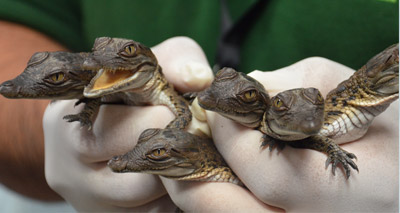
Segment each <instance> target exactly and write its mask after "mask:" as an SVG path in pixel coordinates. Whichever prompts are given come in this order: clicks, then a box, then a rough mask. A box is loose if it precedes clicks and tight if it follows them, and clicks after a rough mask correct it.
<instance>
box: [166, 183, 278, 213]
mask: <svg viewBox="0 0 400 213" xmlns="http://www.w3.org/2000/svg"><path fill="white" fill-rule="evenodd" d="M161 180H162V182H163V183H164V185H165V186H166V188H167V191H168V193H169V195H170V196H171V198H172V200H173V201H174V202H175V203H176V205H177V206H179V207H180V208H181V209H182V210H183V211H185V212H186V211H189V212H190V211H196V212H220V211H224V212H248V211H249V210H250V211H251V212H252V211H254V212H261V211H263V212H280V211H283V210H282V209H279V208H275V207H272V206H268V205H266V204H264V203H262V202H261V201H259V200H258V199H257V198H256V197H255V196H254V195H252V194H251V193H250V192H249V191H248V190H246V189H245V188H243V187H240V186H238V185H235V184H232V183H213V182H193V181H175V180H171V179H167V178H163V177H161Z"/></svg>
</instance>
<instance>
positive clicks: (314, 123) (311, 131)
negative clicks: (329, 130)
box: [300, 117, 323, 135]
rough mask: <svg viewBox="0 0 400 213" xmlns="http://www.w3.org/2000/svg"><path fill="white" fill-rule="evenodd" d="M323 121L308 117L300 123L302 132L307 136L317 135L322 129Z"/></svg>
mask: <svg viewBox="0 0 400 213" xmlns="http://www.w3.org/2000/svg"><path fill="white" fill-rule="evenodd" d="M322 123H323V120H322V119H315V118H314V117H307V118H305V119H304V120H303V121H302V122H300V130H301V131H302V132H303V133H304V134H307V135H315V134H317V133H318V132H319V130H320V129H321V127H322Z"/></svg>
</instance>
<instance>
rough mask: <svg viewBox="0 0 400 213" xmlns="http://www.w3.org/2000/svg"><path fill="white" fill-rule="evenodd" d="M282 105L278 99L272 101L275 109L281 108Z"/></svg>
mask: <svg viewBox="0 0 400 213" xmlns="http://www.w3.org/2000/svg"><path fill="white" fill-rule="evenodd" d="M282 105H283V102H282V100H281V99H280V98H275V100H274V106H275V107H276V108H280V107H282Z"/></svg>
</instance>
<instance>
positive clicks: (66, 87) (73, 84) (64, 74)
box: [0, 52, 95, 99]
mask: <svg viewBox="0 0 400 213" xmlns="http://www.w3.org/2000/svg"><path fill="white" fill-rule="evenodd" d="M84 57H85V55H84V54H83V53H69V52H38V53H35V54H34V55H33V56H32V57H31V58H30V60H29V62H28V64H27V67H26V68H25V70H24V71H23V72H22V73H21V74H20V75H18V76H17V77H16V78H14V79H12V80H9V81H6V82H4V83H2V84H1V85H0V94H2V95H3V96H4V97H7V98H32V99H33V98H35V99H75V98H81V97H82V96H83V95H82V93H83V88H84V86H85V85H86V84H88V83H89V82H90V79H91V78H92V77H93V76H94V75H95V73H94V72H93V71H90V70H83V69H82V64H83V60H84Z"/></svg>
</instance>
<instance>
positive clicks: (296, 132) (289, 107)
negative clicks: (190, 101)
mask: <svg viewBox="0 0 400 213" xmlns="http://www.w3.org/2000/svg"><path fill="white" fill-rule="evenodd" d="M244 76H245V74H242V73H238V72H236V71H235V70H233V69H231V68H224V69H222V70H220V71H219V72H218V73H217V75H216V77H215V80H214V82H213V83H212V84H211V86H210V87H209V88H208V89H206V90H204V91H202V92H200V93H199V94H198V97H197V98H198V102H199V105H200V106H201V107H203V108H204V109H206V110H211V111H216V112H219V113H220V114H222V115H223V116H225V117H227V118H230V119H232V120H234V121H236V122H239V123H241V124H242V125H244V126H247V127H251V128H258V129H259V130H260V131H261V132H263V133H264V135H263V137H262V145H261V146H263V147H264V146H269V147H270V150H272V148H273V147H274V146H275V145H278V147H279V148H281V149H283V148H284V145H285V144H289V145H291V146H293V147H298V148H309V149H314V150H317V151H320V152H324V153H326V154H327V155H328V160H327V162H329V163H332V164H333V165H332V168H333V173H334V170H335V168H336V165H337V163H339V162H340V163H341V164H342V165H343V167H344V169H345V172H346V177H347V178H348V177H349V176H350V168H349V166H351V167H352V168H353V169H355V170H358V168H357V165H356V164H355V163H354V162H353V161H352V160H351V159H352V158H355V155H354V154H351V153H348V152H346V151H345V150H343V149H341V148H340V147H339V146H338V145H337V144H335V143H334V142H333V140H331V139H329V138H327V137H321V136H317V133H318V132H319V130H320V129H321V127H322V124H323V120H324V117H323V116H324V99H323V97H322V96H321V94H320V92H319V91H318V89H315V88H299V89H292V90H287V91H284V92H281V93H279V94H277V95H276V96H274V97H272V99H269V96H268V94H267V92H266V90H265V89H264V87H263V86H262V85H261V84H260V83H258V82H257V81H256V80H254V79H252V78H251V77H249V76H246V77H244ZM221 88H230V89H229V90H221ZM237 105H239V106H237ZM237 109H240V111H238V110H237ZM260 118H262V119H260ZM334 174H335V173H334Z"/></svg>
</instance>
